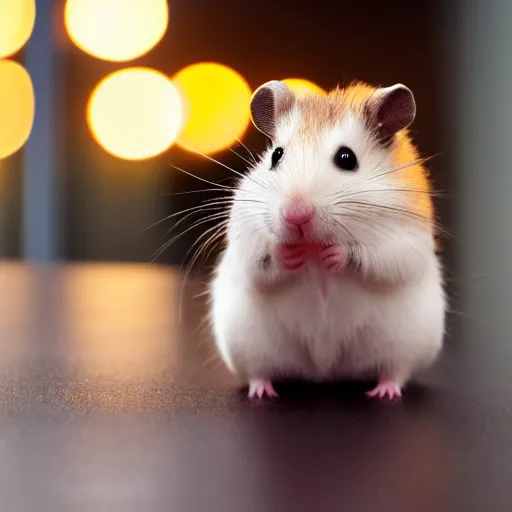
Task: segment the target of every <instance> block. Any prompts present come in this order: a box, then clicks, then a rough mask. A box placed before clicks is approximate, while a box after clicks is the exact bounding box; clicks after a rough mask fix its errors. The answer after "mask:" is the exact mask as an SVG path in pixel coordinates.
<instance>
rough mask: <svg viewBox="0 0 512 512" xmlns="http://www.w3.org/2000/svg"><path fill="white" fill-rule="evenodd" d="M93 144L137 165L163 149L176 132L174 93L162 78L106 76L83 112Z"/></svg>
mask: <svg viewBox="0 0 512 512" xmlns="http://www.w3.org/2000/svg"><path fill="white" fill-rule="evenodd" d="M87 122H88V124H89V128H90V130H91V133H92V134H93V136H94V138H95V139H96V141H97V142H98V144H100V146H102V147H103V148H104V149H105V150H106V151H108V152H109V153H111V154H113V155H115V156H117V157H120V158H124V159H127V160H143V159H147V158H151V157H154V156H156V155H158V154H159V153H162V152H163V151H165V150H166V149H168V148H169V147H170V146H171V145H172V143H173V142H174V141H175V140H176V137H177V136H178V134H179V131H180V128H181V126H182V106H181V98H180V95H179V94H178V91H177V90H176V88H175V87H174V86H173V84H172V83H171V81H170V80H169V79H168V78H167V77H166V76H165V75H163V74H162V73H160V72H158V71H155V70H153V69H149V68H140V67H139V68H128V69H122V70H120V71H116V72H114V73H111V74H110V75H108V76H107V77H106V78H104V79H103V80H102V81H101V82H100V83H99V84H98V85H97V86H96V88H95V89H94V91H93V92H92V94H91V97H90V99H89V103H88V106H87Z"/></svg>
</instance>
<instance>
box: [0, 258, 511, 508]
mask: <svg viewBox="0 0 512 512" xmlns="http://www.w3.org/2000/svg"><path fill="white" fill-rule="evenodd" d="M182 281H183V277H182V274H181V273H180V272H179V271H177V270H173V269H170V268H165V267H156V266H138V265H77V266H62V267H53V268H52V267H35V266H26V265H22V264H7V263H6V264H2V265H0V285H1V290H2V296H1V298H0V499H1V503H2V505H1V510H2V511H4V510H5V511H11V510H12V511H31V512H32V511H38V512H43V511H52V512H54V511H60V510H63V511H71V510H72V511H74V512H80V511H103V510H105V511H109V512H111V511H117V510H122V511H125V512H130V511H142V510H143V511H145V512H149V511H160V510H162V511H164V510H165V511H173V512H174V511H175V512H189V511H190V512H192V511H203V510H213V511H217V510H218V511H223V512H229V511H240V512H251V511H265V512H272V511H278V510H279V511H280V510H290V511H294V512H295V511H301V510H311V511H319V512H320V511H322V512H323V511H326V512H328V511H331V510H332V511H339V510H347V511H357V512H364V511H372V512H373V511H393V512H402V511H403V512H412V511H414V512H422V511H435V512H442V511H445V510H446V511H450V512H454V511H459V510H461V511H464V512H471V511H473V510H474V511H484V510H485V511H492V512H497V511H508V510H510V509H511V506H512V485H511V484H510V478H511V476H512V376H511V375H510V365H511V361H512V358H511V357H510V356H511V352H512V350H511V348H510V344H509V343H508V336H506V335H503V336H499V335H494V334H493V333H492V329H491V328H489V326H486V325H485V324H484V323H481V322H477V321H474V322H473V321H471V320H467V319H465V318H464V317H463V316H462V315H461V316H457V318H458V319H457V320H455V321H451V322H450V324H449V330H450V332H449V335H448V336H447V340H446V349H445V353H444V354H443V357H442V359H441V360H440V361H439V364H437V365H436V366H435V367H434V368H433V369H431V370H430V371H428V372H426V373H425V374H423V375H421V376H420V377H419V378H418V381H417V383H416V384H415V385H414V386H413V387H411V388H410V389H409V390H408V392H406V394H405V397H404V399H403V401H402V402H401V403H396V404H387V403H379V402H371V401H368V400H367V399H366V398H365V397H364V396H363V394H362V392H361V389H359V388H358V386H354V385H351V386H349V385H343V384H336V385H329V386H311V385H305V384H300V385H299V384H288V385H287V386H286V387H285V388H281V389H280V388H278V390H279V391H280V393H281V395H282V397H281V400H280V401H278V402H264V403H260V404H254V403H252V404H251V403H249V402H248V401H247V400H246V398H245V394H244V392H241V391H239V389H238V383H237V382H235V381H234V380H233V378H232V377H230V375H228V374H227V373H226V371H225V370H224V368H223V366H222V364H220V362H219V361H218V360H217V359H216V357H215V352H214V351H213V349H212V345H211V339H210V338H209V335H208V330H207V329H204V328H202V325H201V320H202V318H203V314H204V298H202V297H201V295H200V292H201V290H202V289H203V288H202V284H201V280H200V279H197V280H195V281H194V280H193V281H190V282H189V284H188V286H186V287H184V293H183V294H182V293H181V290H182ZM198 294H199V296H198ZM180 296H181V299H182V300H181V302H182V308H181V312H182V314H181V318H179V316H178V309H179V308H178V306H179V303H180ZM451 318H453V317H451Z"/></svg>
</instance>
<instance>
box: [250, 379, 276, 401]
mask: <svg viewBox="0 0 512 512" xmlns="http://www.w3.org/2000/svg"><path fill="white" fill-rule="evenodd" d="M265 395H266V396H268V397H269V398H278V397H279V395H278V394H277V393H276V390H275V389H274V386H272V382H271V381H270V380H265V379H255V380H251V381H250V383H249V395H248V396H249V398H250V399H253V400H254V399H256V398H259V399H261V398H264V397H265Z"/></svg>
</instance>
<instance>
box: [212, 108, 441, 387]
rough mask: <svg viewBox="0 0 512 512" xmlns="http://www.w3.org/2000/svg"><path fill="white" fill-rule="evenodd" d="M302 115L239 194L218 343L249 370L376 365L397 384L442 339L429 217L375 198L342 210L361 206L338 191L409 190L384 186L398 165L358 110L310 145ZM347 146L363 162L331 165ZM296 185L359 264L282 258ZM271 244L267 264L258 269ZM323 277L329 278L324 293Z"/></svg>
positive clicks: (334, 374) (316, 373) (362, 369)
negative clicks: (331, 269) (285, 263)
mask: <svg viewBox="0 0 512 512" xmlns="http://www.w3.org/2000/svg"><path fill="white" fill-rule="evenodd" d="M300 123H301V116H300V111H299V110H298V109H297V108H296V109H295V110H294V111H292V112H291V113H290V114H289V115H288V116H287V117H286V118H285V119H283V120H281V123H280V124H279V125H278V129H277V134H276V140H275V141H274V144H273V148H275V147H278V146H282V147H283V148H284V156H283V158H282V161H281V162H280V164H279V166H278V168H277V170H275V171H271V170H270V158H271V153H272V150H273V148H272V149H270V150H269V151H268V152H267V153H266V154H265V155H264V156H263V158H262V160H261V162H260V163H259V164H258V165H257V166H256V167H255V168H254V169H253V170H251V172H250V174H249V175H248V177H246V178H244V179H243V180H242V181H241V183H240V185H239V187H238V190H237V192H236V194H235V198H234V202H233V206H232V210H231V217H230V223H229V227H228V244H227V248H226V250H225V252H224V253H223V255H222V257H221V260H220V262H219V264H218V267H217V269H216V272H215V277H214V279H213V281H212V283H211V296H212V306H211V321H212V326H213V332H214V337H215V342H216V345H217V347H218V350H219V353H220V355H221V357H222V358H223V360H224V361H225V363H226V364H227V366H228V367H229V368H230V369H231V370H232V371H233V372H235V373H236V374H237V375H239V376H240V377H241V378H243V379H245V380H247V381H250V380H254V379H273V378H276V377H279V376H281V375H282V376H296V377H301V378H306V379H311V380H324V379H333V378H345V377H349V378H358V377H363V376H365V375H366V374H371V373H375V376H377V377H382V376H383V375H387V376H388V377H389V378H392V379H394V380H395V382H396V383H397V384H398V385H399V386H402V385H404V384H405V383H406V382H407V381H408V380H409V378H410V377H411V375H412V373H413V372H414V371H415V370H417V369H419V368H420V367H422V366H425V365H428V364H430V363H431V362H432V361H433V360H434V359H435V357H436V356H437V354H438V352H439V350H440V349H441V345H442V338H443V334H444V319H445V296H444V292H443V284H442V275H441V270H440V265H439V262H438V260H437V257H436V255H435V253H434V239H433V230H432V226H431V225H430V224H429V223H428V222H423V221H421V220H420V221H418V220H417V219H415V218H412V216H407V215H402V214H398V213H396V212H394V211H388V210H385V209H379V208H378V207H372V206H364V207H360V206H356V207H357V208H359V209H358V211H357V212H356V213H357V215H358V217H357V218H355V217H353V216H345V217H343V216H340V215H353V214H354V210H353V208H354V205H352V206H351V205H345V206H344V205H335V204H334V202H335V201H334V200H335V198H334V196H333V194H334V193H336V192H337V191H344V192H343V194H344V195H343V194H342V193H341V192H340V196H339V197H341V198H343V197H345V200H347V201H357V202H373V203H375V204H377V203H378V204H381V205H388V206H391V207H394V208H405V209H408V205H409V199H410V197H411V195H410V194H408V193H407V192H403V191H395V190H391V191H385V192H384V191H382V189H384V188H395V189H396V188H403V186H404V185H403V184H401V183H400V182H399V181H398V180H397V178H396V173H393V172H392V171H393V169H394V167H393V163H392V161H391V153H390V151H389V149H383V148H381V147H379V146H378V145H377V144H376V143H375V142H374V141H373V140H372V138H371V136H370V134H368V133H366V131H365V128H364V125H363V124H362V122H361V121H360V120H359V119H357V117H350V116H346V117H345V118H343V119H342V120H340V123H339V125H338V126H337V127H336V128H335V129H334V130H332V129H330V130H326V132H325V133H323V134H321V136H320V139H319V140H318V141H317V142H315V143H314V144H313V143H309V144H308V143H307V141H306V142H305V141H304V140H302V139H300V138H299V137H298V136H296V129H297V127H298V126H299V125H300ZM340 145H346V146H348V147H350V148H351V149H352V150H353V151H354V152H355V153H356V155H357V156H358V159H359V162H360V169H359V170H358V171H357V172H354V173H350V172H343V171H340V170H339V169H337V168H336V167H335V166H334V165H333V163H332V157H333V155H334V153H335V151H336V149H337V148H338V147H339V146H340ZM297 193H299V194H302V195H303V196H304V197H307V198H308V199H310V200H312V201H313V203H314V204H315V206H316V208H317V211H318V215H317V217H318V225H319V229H320V231H321V233H322V235H323V236H324V237H325V240H326V241H327V240H329V241H331V242H332V241H334V242H336V243H339V244H341V245H346V244H347V243H350V242H351V241H352V240H351V236H353V237H354V238H355V239H356V240H357V242H358V245H359V253H358V254H359V255H360V258H361V263H362V268H361V271H360V273H359V275H358V273H354V272H351V271H347V272H345V273H342V274H341V275H340V276H330V275H328V274H327V271H326V270H323V269H319V268H318V267H316V266H314V265H313V264H311V263H308V264H307V265H306V267H305V268H303V269H301V270H300V271H298V272H296V273H289V272H286V271H284V270H282V269H281V268H280V267H279V265H278V263H277V261H276V258H275V248H276V246H277V244H278V243H279V242H282V241H283V237H284V236H285V235H284V231H283V228H282V221H281V218H280V214H279V211H280V207H281V205H282V204H283V201H286V200H287V198H288V197H289V196H290V195H291V194H297ZM244 201H247V202H244ZM254 201H257V202H254ZM336 219H337V220H338V221H340V222H341V223H342V224H343V225H344V226H345V227H346V228H347V229H348V231H349V232H350V234H351V236H349V234H348V233H347V231H346V230H344V229H343V228H341V227H340V225H339V224H338V223H337V222H336ZM266 254H269V255H270V256H271V261H270V266H269V267H268V268H263V267H262V266H261V265H260V264H259V262H260V260H261V259H262V258H263V257H264V256H265V255H266ZM320 280H324V281H325V280H327V293H326V294H322V292H321V287H320V286H319V285H318V283H319V281H320Z"/></svg>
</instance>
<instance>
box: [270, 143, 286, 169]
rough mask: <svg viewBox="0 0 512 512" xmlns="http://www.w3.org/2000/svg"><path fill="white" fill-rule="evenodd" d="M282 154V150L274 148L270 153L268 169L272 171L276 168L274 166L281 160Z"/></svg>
mask: <svg viewBox="0 0 512 512" xmlns="http://www.w3.org/2000/svg"><path fill="white" fill-rule="evenodd" d="M283 153H284V149H283V148H276V149H274V152H273V153H272V164H271V166H270V168H271V169H272V170H274V169H275V168H276V165H277V164H278V163H279V160H281V158H282V156H283Z"/></svg>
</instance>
